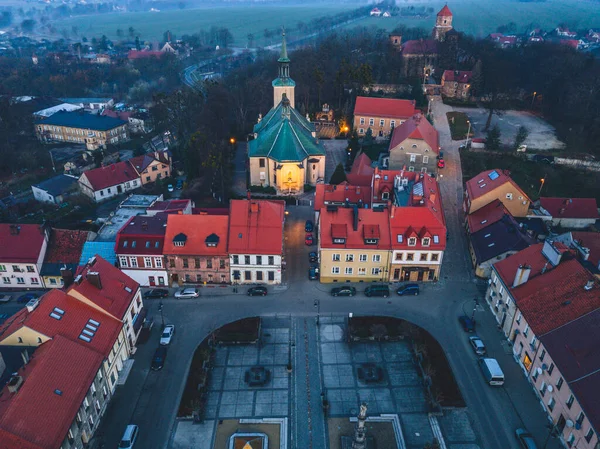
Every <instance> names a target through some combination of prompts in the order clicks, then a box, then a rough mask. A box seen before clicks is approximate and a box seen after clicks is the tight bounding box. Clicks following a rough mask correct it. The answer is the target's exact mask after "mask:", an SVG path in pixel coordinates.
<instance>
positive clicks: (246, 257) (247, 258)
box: [244, 256, 250, 265]
mask: <svg viewBox="0 0 600 449" xmlns="http://www.w3.org/2000/svg"><path fill="white" fill-rule="evenodd" d="M244 263H245V264H246V265H250V256H244Z"/></svg>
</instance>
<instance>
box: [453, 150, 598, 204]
mask: <svg viewBox="0 0 600 449" xmlns="http://www.w3.org/2000/svg"><path fill="white" fill-rule="evenodd" d="M461 163H462V170H463V178H464V180H468V179H470V178H472V177H473V176H475V175H477V174H478V173H480V172H482V171H484V170H489V169H491V168H500V169H504V170H509V171H510V173H511V176H512V178H513V179H514V180H515V181H516V183H517V184H518V185H519V186H520V187H521V188H522V189H523V190H524V191H525V193H527V195H529V197H530V198H531V199H532V200H536V199H537V198H538V191H539V188H540V179H542V178H544V177H546V182H545V183H544V187H543V189H542V193H541V196H547V197H548V196H550V197H563V198H569V197H588V198H596V200H597V201H600V173H598V172H592V171H583V170H574V169H572V168H567V167H564V166H561V165H549V164H544V163H541V162H533V161H527V160H525V159H523V158H521V157H519V156H516V155H514V154H508V153H502V152H498V153H489V152H474V151H461Z"/></svg>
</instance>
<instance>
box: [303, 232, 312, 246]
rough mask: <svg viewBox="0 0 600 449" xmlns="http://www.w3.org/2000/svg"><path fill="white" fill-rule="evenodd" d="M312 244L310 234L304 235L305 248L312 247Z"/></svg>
mask: <svg viewBox="0 0 600 449" xmlns="http://www.w3.org/2000/svg"><path fill="white" fill-rule="evenodd" d="M313 242H314V241H313V236H312V234H306V237H305V238H304V243H305V244H306V246H312V244H313Z"/></svg>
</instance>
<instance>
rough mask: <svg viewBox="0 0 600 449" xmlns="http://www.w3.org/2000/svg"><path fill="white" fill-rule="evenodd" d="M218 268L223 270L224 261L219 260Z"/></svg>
mask: <svg viewBox="0 0 600 449" xmlns="http://www.w3.org/2000/svg"><path fill="white" fill-rule="evenodd" d="M219 268H225V259H219Z"/></svg>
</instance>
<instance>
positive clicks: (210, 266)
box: [206, 259, 213, 269]
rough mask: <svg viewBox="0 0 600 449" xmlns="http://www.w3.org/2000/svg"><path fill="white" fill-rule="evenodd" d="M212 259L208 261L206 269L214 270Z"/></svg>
mask: <svg viewBox="0 0 600 449" xmlns="http://www.w3.org/2000/svg"><path fill="white" fill-rule="evenodd" d="M212 267H213V265H212V259H206V268H208V269H212Z"/></svg>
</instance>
